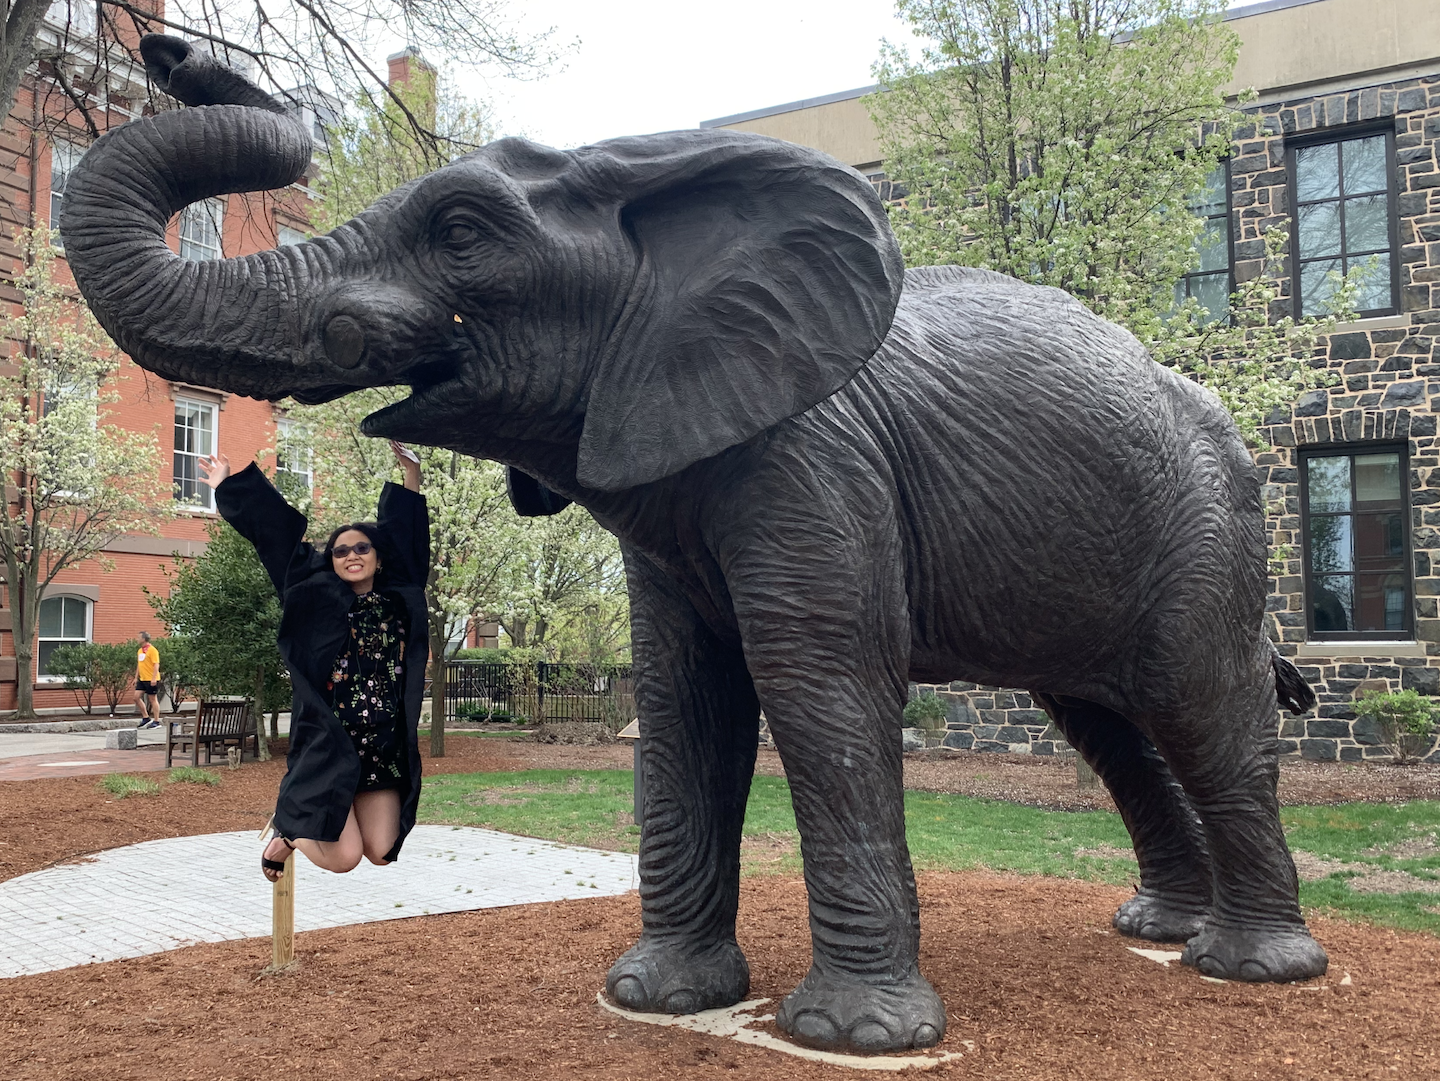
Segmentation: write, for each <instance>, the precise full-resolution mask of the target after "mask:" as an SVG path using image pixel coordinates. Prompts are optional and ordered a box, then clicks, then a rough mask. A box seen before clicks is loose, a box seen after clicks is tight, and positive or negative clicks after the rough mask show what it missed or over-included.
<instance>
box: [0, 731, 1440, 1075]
mask: <svg viewBox="0 0 1440 1081" xmlns="http://www.w3.org/2000/svg"><path fill="white" fill-rule="evenodd" d="M448 744H449V747H448V750H449V754H448V755H447V756H446V758H444V759H442V760H437V761H427V763H426V769H427V771H430V772H440V771H444V772H462V771H463V772H469V771H477V770H497V769H535V768H590V769H597V768H601V769H603V768H625V767H627V766H628V765H629V764H630V761H631V757H630V755H631V749H630V748H629V747H628V746H626V745H610V746H600V747H584V748H581V747H568V746H565V745H555V744H549V745H547V744H534V743H520V742H511V741H508V740H506V741H498V740H490V739H477V738H471V737H452V738H451V739H450V740H448ZM281 749H282V751H283V746H282V748H281ZM283 768H284V763H283V761H282V760H277V761H275V762H272V763H266V764H246V765H245V766H244V767H242V768H241V769H240V770H238V771H234V772H230V771H225V770H222V771H221V772H222V776H223V779H224V783H223V784H222V785H220V786H219V787H216V788H210V787H202V786H198V785H168V786H166V788H165V790H164V792H163V794H162V796H161V797H159V798H155V799H129V800H120V801H115V800H113V799H112V798H111V797H109V796H108V795H106V794H105V793H104V792H103V791H101V790H100V789H99V788H98V787H97V786H96V783H95V778H93V777H74V778H47V779H44V780H37V781H17V782H6V783H0V822H4V823H5V825H4V828H3V830H0V878H8V877H10V876H12V875H16V874H21V873H24V872H25V871H29V870H34V869H37V868H39V867H43V866H46V865H48V864H50V863H53V862H56V861H58V860H63V859H68V858H73V857H75V856H79V855H83V854H85V853H88V852H92V851H96V850H98V849H102V848H111V847H115V846H117V845H123V844H130V843H134V842H136V841H141V840H147V839H151V838H156V837H169V836H178V835H181V834H187V833H200V832H212V831H218V830H229V829H249V828H255V829H258V828H259V827H260V825H261V824H263V822H264V820H265V817H266V816H267V815H268V813H269V811H270V808H271V806H272V804H273V800H274V793H275V788H276V786H277V784H278V782H279V778H280V774H281V772H282V771H283ZM759 768H760V770H761V771H763V772H766V773H778V772H780V766H779V761H778V758H777V756H775V754H774V752H773V751H762V752H761V760H760V764H759ZM906 782H907V785H909V786H911V787H916V788H925V789H930V790H934V791H949V792H961V793H964V794H967V795H973V796H984V797H988V798H998V799H1012V800H1015V801H1017V802H1024V803H1030V804H1032V805H1036V806H1044V807H1074V808H1081V807H1104V806H1106V805H1107V801H1106V798H1105V797H1104V795H1103V792H1093V793H1092V792H1077V790H1076V789H1075V780H1074V769H1073V765H1069V764H1067V763H1061V762H1053V761H1052V762H1046V761H1044V760H1041V759H1036V760H1023V759H1018V758H1017V759H1008V758H1007V756H998V755H996V756H990V755H974V754H954V755H945V756H943V757H942V756H935V755H923V756H918V755H912V756H910V757H909V758H907V761H906ZM1281 791H1282V794H1283V796H1284V798H1285V799H1286V800H1287V801H1288V802H1335V801H1338V800H1342V799H1372V800H1378V799H1386V800H1393V799H1409V798H1435V797H1436V796H1437V794H1440V770H1435V769H1434V768H1433V767H1412V768H1404V769H1401V768H1395V767H1389V766H1356V767H1346V766H1333V765H1326V766H1319V765H1314V764H1295V765H1287V766H1285V767H1283V769H1282V780H1281ZM920 894H921V904H922V910H923V919H924V940H923V943H922V966H923V969H924V971H925V973H926V974H927V975H928V976H929V977H930V979H931V980H932V982H934V983H935V985H936V988H937V990H939V992H940V993H941V995H942V997H943V998H944V999H945V1002H946V1004H947V1007H948V1009H949V1012H950V1021H949V1024H950V1029H949V1033H948V1034H947V1036H946V1039H945V1041H944V1043H943V1044H942V1047H941V1050H948V1051H959V1052H963V1054H964V1057H963V1059H962V1060H961V1061H959V1062H958V1063H953V1064H951V1065H948V1066H946V1067H942V1068H941V1070H940V1071H939V1073H941V1074H943V1075H945V1076H954V1077H965V1078H970V1077H973V1078H977V1079H978V1078H981V1077H984V1078H994V1079H997V1081H1009V1079H1014V1081H1021V1079H1024V1081H1073V1079H1083V1081H1107V1079H1111V1078H1114V1079H1116V1081H1119V1079H1122V1078H1124V1079H1152V1078H1153V1079H1172V1078H1173V1079H1176V1081H1181V1079H1184V1081H1189V1079H1192V1078H1206V1079H1210V1078H1217V1079H1221V1078H1223V1079H1231V1078H1234V1079H1240V1078H1269V1077H1272V1076H1275V1077H1281V1078H1297V1079H1326V1081H1328V1079H1331V1078H1346V1079H1349V1078H1426V1079H1434V1078H1437V1077H1440V1050H1437V1045H1436V1044H1435V1043H1434V1040H1433V1034H1434V1032H1435V1030H1436V1026H1437V1022H1440V940H1437V939H1435V938H1433V937H1431V936H1427V935H1419V934H1406V933H1400V932H1392V931H1385V930H1378V929H1375V928H1368V927H1362V926H1356V925H1351V924H1345V923H1340V922H1335V921H1330V920H1316V921H1314V922H1313V923H1312V929H1313V930H1314V932H1315V934H1316V936H1317V937H1318V938H1319V939H1320V941H1321V942H1322V943H1323V944H1324V945H1325V947H1326V949H1327V950H1328V951H1329V953H1330V958H1331V971H1330V974H1329V975H1328V976H1327V977H1325V978H1324V979H1321V980H1317V981H1311V982H1310V983H1308V984H1303V985H1291V986H1283V987H1282V986H1247V985H1241V984H1213V983H1208V982H1205V981H1203V980H1201V979H1200V977H1199V976H1198V975H1197V974H1196V973H1194V972H1193V971H1192V970H1189V969H1183V968H1181V967H1180V966H1178V965H1172V966H1171V967H1170V968H1168V969H1166V968H1161V967H1160V966H1159V965H1157V964H1155V963H1153V962H1151V961H1148V960H1144V959H1142V958H1139V957H1137V956H1135V955H1134V954H1131V953H1129V952H1128V951H1127V949H1126V948H1125V947H1126V946H1127V945H1129V944H1130V943H1129V942H1128V940H1123V939H1121V938H1120V937H1119V936H1117V935H1115V934H1114V933H1113V932H1112V931H1111V930H1110V928H1109V922H1110V915H1111V913H1112V912H1113V911H1114V908H1115V906H1116V905H1117V904H1118V903H1119V902H1120V901H1121V900H1122V899H1123V898H1124V896H1125V892H1124V891H1123V890H1117V889H1115V888H1113V887H1108V886H1104V885H1098V884H1094V883H1086V882H1077V881H1072V880H1059V879H1044V878H1022V877H1018V876H1007V875H993V874H986V873H979V872H971V873H958V874H926V875H922V876H921V878H920ZM638 908H639V903H638V899H637V898H636V897H635V896H634V895H633V894H632V895H630V896H626V897H618V898H601V899H597V900H592V901H575V902H563V903H558V904H548V905H532V906H524V907H517V908H510V909H492V910H488V911H483V912H473V913H460V914H454V915H446V916H433V917H420V918H413V919H406V920H397V921H392V922H387V923H379V924H365V925H360V926H355V927H348V928H338V929H334V930H327V931H314V932H308V933H305V934H302V935H300V936H298V939H297V950H298V955H299V958H300V965H299V967H298V968H297V969H296V970H295V971H294V972H291V973H287V974H285V975H282V976H279V977H266V978H257V977H258V972H259V970H260V969H261V968H262V967H263V966H264V964H265V963H266V962H267V961H268V953H269V944H268V942H266V941H265V940H264V939H251V940H247V941H242V942H232V943H219V944H209V945H201V946H193V947H189V948H186V949H182V950H176V951H173V952H169V953H164V954H158V955H154V956H151V957H145V958H138V959H135V960H127V961H117V962H112V963H108V964H103V965H93V966H88V967H83V968H75V969H67V970H64V971H60V972H53V973H46V974H42V975H38V976H26V977H20V978H18V979H12V980H5V981H0V1078H3V1079H4V1081H12V1079H13V1081H32V1079H34V1081H40V1079H43V1081H51V1079H55V1081H60V1079H64V1081H88V1079H91V1078H94V1079H96V1081H100V1079H104V1081H111V1079H115V1081H129V1079H136V1081H151V1079H158V1078H194V1079H197V1081H211V1079H214V1081H221V1079H224V1081H232V1079H233V1081H241V1079H250V1078H255V1079H257V1081H258V1079H261V1078H265V1079H267V1081H268V1079H272V1078H274V1077H277V1076H280V1077H283V1076H293V1075H302V1076H304V1077H305V1078H306V1081H329V1079H332V1078H333V1079H336V1081H368V1079H371V1078H375V1079H380V1078H384V1079H386V1081H389V1079H392V1078H393V1079H397V1081H410V1079H414V1081H421V1079H426V1081H449V1079H470V1078H490V1077H501V1078H504V1079H505V1081H555V1079H556V1078H569V1077H593V1078H604V1079H612V1078H613V1079H622V1078H625V1079H632V1078H633V1079H636V1081H660V1079H668V1078H669V1077H671V1076H672V1075H674V1074H675V1073H677V1072H679V1071H683V1073H684V1075H685V1076H686V1077H687V1078H688V1077H695V1078H700V1079H704V1078H712V1077H726V1078H732V1077H737V1076H747V1077H749V1076H753V1077H758V1078H776V1079H779V1081H789V1079H799V1078H811V1077H817V1078H818V1077H838V1076H842V1071H841V1070H839V1069H837V1068H834V1067H824V1066H817V1065H813V1064H808V1063H804V1062H801V1061H798V1060H794V1059H791V1058H788V1057H785V1056H782V1055H779V1054H777V1053H775V1052H772V1051H767V1050H763V1049H757V1048H753V1047H748V1046H742V1045H739V1044H736V1043H734V1042H732V1041H728V1040H722V1039H718V1038H714V1037H706V1036H700V1035H697V1034H693V1033H688V1032H684V1031H681V1030H677V1029H661V1028H655V1027H651V1026H643V1025H637V1024H632V1023H630V1022H627V1021H623V1020H621V1019H618V1018H616V1017H614V1016H613V1015H610V1014H607V1013H603V1012H602V1011H601V1010H600V1009H599V1008H598V1007H597V1006H596V1004H595V1001H594V997H595V992H596V991H597V990H598V989H599V987H600V986H601V985H602V984H603V982H604V976H605V971H606V969H607V968H608V966H609V965H610V963H611V962H612V961H613V960H614V958H615V957H616V956H618V955H619V953H620V952H622V951H623V950H624V949H625V948H626V947H627V946H628V945H630V943H631V942H632V941H633V940H634V937H635V935H636V933H637V932H638V926H639V911H638ZM740 939H741V944H742V946H743V947H744V948H745V950H746V953H747V954H748V956H749V958H750V963H751V968H752V978H753V987H752V996H753V997H769V998H772V999H778V998H779V997H780V996H782V995H783V994H784V993H785V992H787V991H788V990H789V989H790V988H791V987H793V986H794V985H795V983H796V982H797V981H798V980H799V979H800V978H801V976H803V975H804V972H805V970H806V967H807V966H808V964H809V940H808V934H807V929H806V915H805V901H804V885H803V882H802V881H801V880H800V879H799V878H798V877H793V876H784V877H782V876H755V877H750V878H747V879H745V880H744V883H743V886H742V911H741V919H740ZM1347 974H1348V975H1349V977H1350V981H1351V982H1350V983H1349V984H1345V985H1342V984H1341V982H1340V981H1341V980H1342V979H1343V978H1344V977H1345V976H1346V975H1347ZM844 1075H849V1073H848V1071H846V1072H845V1074H844Z"/></svg>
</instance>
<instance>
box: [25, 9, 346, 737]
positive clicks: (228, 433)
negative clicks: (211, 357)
mask: <svg viewBox="0 0 1440 1081" xmlns="http://www.w3.org/2000/svg"><path fill="white" fill-rule="evenodd" d="M160 2H161V0H157V7H156V10H157V12H163V7H160V6H159V3H160ZM87 19H88V20H89V22H88V23H87V22H86V20H87ZM93 20H94V7H93V5H91V6H90V7H89V8H88V9H87V8H86V5H84V4H83V3H80V2H78V0H76V2H75V3H74V4H73V6H67V2H66V0H58V2H57V3H56V4H54V5H53V6H52V8H51V10H50V13H49V15H47V17H46V24H45V26H44V28H43V29H42V31H41V34H42V39H43V41H44V44H46V45H47V46H49V48H47V49H45V50H44V52H45V53H46V54H47V55H49V56H50V57H52V59H47V60H45V61H42V62H41V63H40V64H37V65H35V66H33V67H32V69H31V71H30V72H29V73H28V74H27V76H26V79H25V81H24V84H23V85H22V87H21V90H20V93H19V95H18V98H17V101H16V105H15V108H14V110H13V112H12V115H11V116H10V117H9V118H7V122H6V123H5V125H4V127H3V129H0V216H3V219H4V222H3V226H0V234H3V235H0V282H3V281H8V280H11V278H12V275H13V273H14V268H15V267H16V265H17V260H18V258H19V252H18V250H17V248H16V246H15V244H14V233H15V229H16V228H17V227H23V226H28V225H32V224H34V225H40V226H45V225H50V224H53V223H54V222H55V221H56V219H57V215H58V212H59V209H60V206H61V203H62V201H63V199H64V189H65V177H66V175H67V174H68V172H69V170H70V169H72V168H73V167H74V164H75V163H76V162H77V161H78V160H79V157H80V155H81V154H82V153H83V152H84V147H85V145H86V144H87V143H88V142H89V141H90V136H89V134H88V127H87V124H86V123H85V122H84V117H83V116H82V115H81V114H80V113H79V111H78V110H76V109H75V108H74V106H73V105H71V104H70V102H69V101H68V100H67V99H66V97H65V96H64V95H63V94H61V93H57V92H56V91H57V88H58V87H59V80H57V79H56V77H55V73H56V68H57V66H58V67H59V71H60V74H62V75H63V76H65V81H66V82H67V83H68V84H69V85H70V86H71V88H72V89H77V92H79V93H83V94H84V95H85V96H86V98H87V99H88V101H87V104H88V105H89V110H88V111H89V115H90V117H91V118H92V119H93V121H94V122H95V124H96V126H97V128H99V130H101V131H103V130H105V129H106V128H108V127H109V126H111V125H115V124H121V123H124V122H125V121H127V120H129V119H132V118H133V117H134V116H135V115H136V111H137V110H139V109H140V108H141V107H142V103H143V102H144V101H145V100H146V87H145V73H144V71H143V70H142V69H138V68H136V67H134V66H133V65H132V64H130V63H129V61H128V60H127V59H125V58H124V57H123V56H118V55H117V56H112V57H111V59H110V63H109V67H110V70H109V73H108V77H100V76H98V75H97V67H99V65H97V63H96V52H95V49H96V46H95V38H94V28H93ZM67 23H68V24H69V31H68V33H67V30H66V27H67ZM87 30H88V37H87V36H86V34H87ZM97 80H98V83H97ZM316 100H319V99H316ZM306 108H307V110H308V111H311V112H313V111H314V110H313V108H312V107H308V106H307V107H306ZM307 119H309V120H312V121H313V120H314V119H315V118H314V117H313V116H312V117H307ZM306 198H307V189H305V188H304V187H303V186H297V187H295V188H292V189H290V190H288V191H287V192H284V193H280V194H279V195H278V196H277V195H274V194H272V195H266V196H259V197H248V196H230V197H228V198H224V199H210V200H206V201H205V202H203V203H197V204H194V205H193V206H190V207H187V208H186V210H185V211H184V212H182V213H181V214H180V215H179V216H178V217H177V218H176V220H175V221H174V222H172V223H171V226H170V244H171V247H172V248H174V250H175V251H176V252H177V253H178V254H179V255H181V256H182V257H183V258H187V259H209V258H218V257H220V256H222V255H223V256H233V255H243V254H247V253H249V252H253V251H258V250H261V249H263V248H266V247H272V246H274V245H275V244H276V242H277V240H284V241H290V242H293V241H294V240H298V239H300V238H301V237H302V236H303V235H304V234H303V231H302V230H303V229H304V227H305V225H306V209H305V199H306ZM57 267H58V268H59V271H60V273H61V274H62V275H64V276H65V280H67V281H68V270H67V269H66V268H65V267H64V264H63V259H61V260H57ZM70 284H71V285H72V286H73V282H71V283H70ZM0 293H3V295H0V302H4V303H9V304H12V305H13V304H14V303H15V302H16V298H17V294H16V293H15V292H14V290H13V289H11V288H9V287H8V286H0ZM0 363H4V361H3V360H0ZM111 389H113V390H114V391H116V392H117V393H118V396H119V400H118V401H116V402H115V403H114V404H112V405H110V406H108V407H107V409H108V412H109V418H108V419H109V422H110V423H114V424H116V425H118V426H120V427H123V428H127V429H131V430H134V431H137V432H153V433H154V435H155V437H156V439H157V440H158V442H159V447H160V450H161V452H162V455H163V457H164V459H165V466H164V470H165V480H166V481H167V482H170V481H173V482H174V498H175V502H176V508H175V509H176V514H175V516H174V517H172V518H169V519H166V520H164V521H163V522H161V523H160V535H158V536H147V535H139V534H137V535H132V536H122V537H120V538H118V539H117V540H116V541H114V542H113V543H111V544H110V545H108V546H107V547H106V548H105V550H104V557H105V560H106V562H107V563H109V564H110V566H109V567H108V569H107V568H106V567H104V566H102V564H101V563H100V562H99V561H94V560H92V561H91V562H88V563H85V564H82V565H80V566H77V567H73V568H71V569H68V570H66V571H63V572H62V573H61V574H60V576H59V577H58V579H57V581H56V582H55V583H54V584H52V585H51V586H50V587H49V588H48V589H47V590H46V591H45V593H44V595H43V599H42V601H41V605H42V608H41V618H40V624H41V626H40V636H39V642H38V649H37V650H36V664H37V667H38V672H37V673H36V674H37V677H38V681H37V683H36V688H35V690H36V693H35V705H36V707H37V709H41V710H44V709H46V708H56V707H66V706H72V705H73V702H74V698H73V696H72V695H71V693H70V692H68V691H65V690H63V689H61V688H59V687H58V686H56V685H55V684H54V682H53V681H51V682H47V677H46V673H45V660H46V658H47V657H48V654H49V652H50V651H51V650H52V649H53V648H54V647H55V646H56V645H59V644H62V643H66V642H74V641H87V640H88V641H97V642H118V641H125V640H127V639H131V638H133V637H135V635H136V634H137V633H138V632H139V631H141V630H149V631H150V632H151V633H152V634H155V635H157V636H158V635H159V634H161V633H163V628H161V627H160V626H159V625H158V623H157V620H156V619H155V615H154V612H153V611H152V610H151V608H150V606H149V604H147V603H146V599H145V594H144V592H143V590H144V589H147V588H148V589H149V590H151V591H152V592H158V593H160V594H162V595H163V594H164V593H165V592H166V590H167V588H168V586H167V582H166V578H165V575H164V573H163V570H162V568H164V567H166V566H167V565H169V564H170V562H171V560H172V558H173V556H174V555H176V554H178V555H180V556H187V557H193V556H194V555H196V554H198V553H199V552H201V551H203V549H204V546H205V543H206V537H207V527H208V526H209V525H210V523H211V522H212V521H213V520H214V518H215V514H214V512H213V503H212V493H211V491H210V489H209V488H208V487H206V486H205V485H203V484H201V483H199V482H198V472H197V470H196V468H195V459H196V458H197V457H198V456H199V455H201V454H207V453H224V454H227V455H228V456H229V457H230V459H231V460H232V462H235V463H236V464H237V466H239V465H243V464H244V463H246V462H248V461H250V460H251V459H254V458H260V459H261V460H262V462H263V461H265V460H267V456H268V460H269V462H270V464H271V465H273V464H274V458H273V455H274V451H275V445H276V432H277V426H279V425H283V423H284V418H283V414H281V413H280V412H278V411H277V410H276V409H275V408H273V407H272V406H271V405H270V404H269V403H267V402H261V401H255V400H252V399H249V398H243V397H239V396H236V395H231V394H224V393H221V392H218V391H214V390H211V389H209V388H206V387H200V386H192V385H189V384H181V383H171V382H167V381H165V380H163V379H159V378H157V377H156V376H154V375H151V374H149V373H147V372H145V371H143V370H141V369H140V368H139V367H138V366H136V365H135V364H133V363H132V362H131V361H130V360H129V359H128V358H125V359H123V360H122V362H121V364H120V367H119V369H118V371H117V372H116V373H115V375H114V378H113V383H112V384H111ZM292 464H293V463H292ZM8 603H9V602H8V595H6V599H5V605H4V606H0V711H4V710H7V709H13V708H14V706H15V698H16V671H15V666H16V661H15V644H14V641H13V639H12V634H11V628H12V622H13V621H12V619H11V612H10V610H9V608H8Z"/></svg>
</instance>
